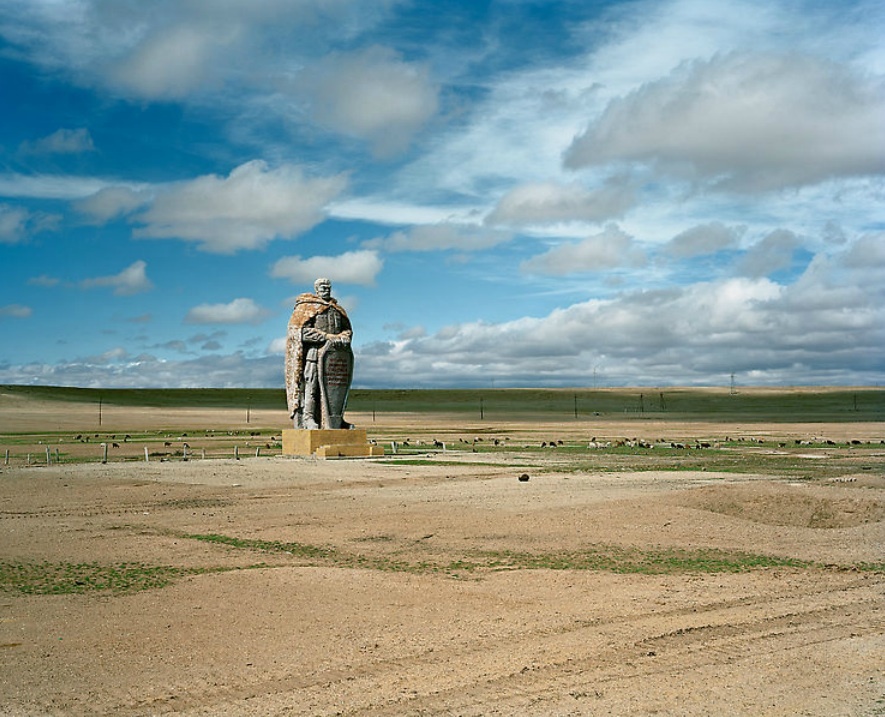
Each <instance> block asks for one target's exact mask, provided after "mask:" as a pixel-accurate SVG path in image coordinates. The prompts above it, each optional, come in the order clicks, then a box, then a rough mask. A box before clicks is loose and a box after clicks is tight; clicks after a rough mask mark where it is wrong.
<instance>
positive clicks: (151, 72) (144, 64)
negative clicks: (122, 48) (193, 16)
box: [108, 25, 236, 99]
mask: <svg viewBox="0 0 885 717" xmlns="http://www.w3.org/2000/svg"><path fill="white" fill-rule="evenodd" d="M235 37H236V32H235V31H228V32H222V33H220V34H211V33H209V32H207V28H202V27H198V26H188V25H178V26H172V27H162V28H156V29H154V30H153V31H152V32H151V33H150V34H149V35H148V36H147V37H145V38H144V39H143V40H142V41H141V42H140V43H139V45H138V46H137V47H135V48H134V49H133V51H132V52H131V53H130V54H129V55H128V56H127V57H126V58H125V59H124V60H123V61H122V62H121V63H119V64H116V65H114V66H113V68H112V69H110V71H109V73H108V77H109V79H110V81H111V83H112V84H114V85H116V86H117V87H119V88H121V89H124V90H126V91H127V93H129V94H132V95H135V96H136V97H144V98H147V99H180V98H182V97H185V96H187V94H188V93H190V92H193V91H194V90H196V89H197V88H199V87H200V86H201V85H202V84H203V83H204V82H205V81H206V80H207V79H208V78H209V77H210V76H211V75H210V73H211V70H212V64H211V62H210V61H211V60H213V59H214V58H215V57H216V56H217V54H219V53H220V51H221V50H223V49H224V48H225V47H226V46H227V45H229V44H230V43H231V42H232V41H233V40H234V39H235Z"/></svg>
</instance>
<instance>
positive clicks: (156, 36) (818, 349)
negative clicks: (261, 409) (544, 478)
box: [0, 0, 885, 387]
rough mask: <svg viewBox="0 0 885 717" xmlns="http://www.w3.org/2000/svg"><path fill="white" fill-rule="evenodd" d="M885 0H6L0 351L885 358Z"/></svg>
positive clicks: (360, 365) (656, 375)
mask: <svg viewBox="0 0 885 717" xmlns="http://www.w3.org/2000/svg"><path fill="white" fill-rule="evenodd" d="M883 36H885V6H883V5H882V3H881V2H879V1H871V2H851V1H848V2H840V3H832V2H822V1H818V2H801V1H792V0H790V1H786V2H778V1H776V0H775V1H765V2H746V1H743V0H736V1H730V2H713V1H710V0H706V1H702V0H675V1H672V2H671V1H667V0H653V1H652V0H647V1H641V0H640V1H637V2H577V1H574V0H563V1H561V2H528V1H525V0H497V1H489V2H476V1H474V0H465V1H464V2H447V3H432V2H405V1H403V2H400V1H397V0H383V1H382V0H374V1H372V2H361V1H359V0H248V1H247V0H217V1H215V2H203V1H198V0H153V1H152V2H143V1H141V0H139V1H135V0H131V1H130V0H0V102H2V107H3V111H2V112H0V277H2V279H0V383H23V384H30V383H38V384H59V385H75V386H108V387H113V386H117V387H153V386H169V387H177V386H183V387H188V386H248V387H260V386H268V387H272V386H282V385H283V375H282V370H283V355H282V350H283V337H284V335H285V328H286V322H287V320H288V317H289V314H290V312H291V308H292V303H293V299H294V297H295V296H296V295H297V294H299V293H301V292H303V291H307V290H310V289H311V287H312V284H313V280H314V279H315V278H316V277H317V276H321V275H322V276H328V277H330V278H331V279H332V282H333V291H334V293H335V295H336V296H337V297H338V298H339V300H340V301H341V302H342V304H343V305H344V306H345V307H347V309H348V311H349V313H350V315H351V318H352V321H353V324H354V328H355V332H354V349H355V351H356V354H357V364H356V375H355V381H354V383H355V385H357V386H360V387H419V386H420V387H444V386H464V387H469V386H498V387H504V386H624V385H636V386H640V385H646V386H666V385H720V386H721V385H728V384H729V382H730V380H731V375H732V374H734V379H735V381H736V383H738V384H739V385H803V384H810V385H823V384H833V385H875V384H880V383H881V382H882V381H883V378H885V288H883V287H885V212H883V199H885V43H883V42H882V39H881V38H882V37H883Z"/></svg>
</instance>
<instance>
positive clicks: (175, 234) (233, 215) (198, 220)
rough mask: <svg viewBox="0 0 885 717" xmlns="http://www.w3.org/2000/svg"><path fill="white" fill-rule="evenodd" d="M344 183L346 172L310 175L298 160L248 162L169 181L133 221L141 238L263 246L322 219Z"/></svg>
mask: <svg viewBox="0 0 885 717" xmlns="http://www.w3.org/2000/svg"><path fill="white" fill-rule="evenodd" d="M345 185H346V180H345V178H344V177H343V176H341V175H338V176H333V177H319V178H309V177H307V176H305V174H304V172H303V171H302V170H301V169H300V168H299V167H296V166H294V165H282V166H280V167H277V168H276V169H271V168H270V167H268V165H267V164H266V163H265V162H263V161H261V160H253V161H251V162H246V163H245V164H242V165H240V166H239V167H237V168H235V169H234V170H233V171H231V173H230V175H229V176H227V177H219V176H217V175H214V174H210V175H204V176H202V177H198V178H197V179H193V180H191V181H188V182H182V183H180V184H175V185H169V186H167V187H166V188H165V189H164V190H163V191H160V192H159V193H158V195H157V198H156V199H155V200H154V202H153V204H152V205H151V206H150V207H149V208H148V209H147V210H145V211H144V212H142V213H140V214H138V215H136V216H135V217H134V220H135V221H137V222H139V223H140V224H142V225H143V226H141V227H138V228H136V229H135V230H134V232H133V234H134V235H135V236H137V237H146V238H164V239H182V240H184V241H195V242H198V245H197V246H198V248H199V249H202V250H204V251H208V252H214V253H220V254H232V253H234V252H236V251H238V250H240V249H260V248H262V247H264V245H265V244H267V243H268V242H269V241H271V240H272V239H275V238H286V239H289V238H293V237H295V236H297V235H299V234H301V233H303V232H306V231H308V230H309V229H311V228H313V227H314V226H315V225H316V224H318V223H319V222H321V221H322V220H323V219H324V217H325V215H324V208H325V206H326V204H328V202H329V201H330V200H331V199H333V198H334V197H336V196H337V195H338V194H340V193H341V192H342V191H343V190H344V187H345Z"/></svg>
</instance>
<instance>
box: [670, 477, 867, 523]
mask: <svg viewBox="0 0 885 717" xmlns="http://www.w3.org/2000/svg"><path fill="white" fill-rule="evenodd" d="M855 493H856V494H855V495H846V494H845V491H839V492H838V494H836V493H834V491H833V489H831V488H828V487H820V486H812V485H804V484H795V483H788V484H784V483H768V484H762V485H760V484H759V483H754V484H753V485H722V486H709V487H703V488H696V489H693V490H689V491H685V492H683V493H681V494H679V496H678V498H677V499H676V502H677V504H678V505H680V506H682V507H685V508H695V509H698V510H707V511H710V512H712V513H718V514H720V515H728V516H731V517H733V518H741V519H743V520H749V521H752V522H754V523H762V524H765V525H781V526H790V527H794V528H853V527H856V526H859V525H865V524H867V523H877V522H879V521H881V520H885V500H883V499H882V498H881V497H879V496H878V495H876V496H873V495H864V493H863V491H856V492H855Z"/></svg>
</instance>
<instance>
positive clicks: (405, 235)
mask: <svg viewBox="0 0 885 717" xmlns="http://www.w3.org/2000/svg"><path fill="white" fill-rule="evenodd" d="M511 238H512V235H511V234H510V233H509V232H501V231H495V230H492V229H487V228H484V227H477V226H470V225H463V224H452V223H449V222H443V223H439V224H428V225H421V226H416V227H412V228H411V229H410V230H409V231H407V232H404V231H400V232H394V233H393V234H391V235H390V236H387V237H379V238H376V239H370V240H369V241H367V242H365V243H364V245H363V246H365V247H366V248H369V249H383V250H385V251H390V252H397V251H443V250H446V249H457V250H459V251H479V250H481V249H488V248H490V247H493V246H497V245H498V244H503V243H504V242H507V241H510V239H511Z"/></svg>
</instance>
